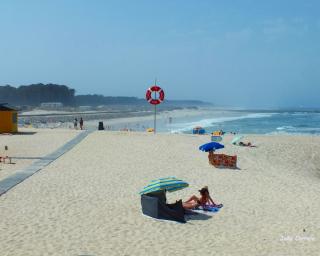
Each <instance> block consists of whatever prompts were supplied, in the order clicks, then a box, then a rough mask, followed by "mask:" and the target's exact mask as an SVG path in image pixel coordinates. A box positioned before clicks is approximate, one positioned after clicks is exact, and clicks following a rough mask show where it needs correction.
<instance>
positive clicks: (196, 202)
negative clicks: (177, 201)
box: [182, 186, 222, 209]
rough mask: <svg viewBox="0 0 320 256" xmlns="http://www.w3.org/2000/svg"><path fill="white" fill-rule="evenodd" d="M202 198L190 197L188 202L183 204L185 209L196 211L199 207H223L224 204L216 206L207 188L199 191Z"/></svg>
mask: <svg viewBox="0 0 320 256" xmlns="http://www.w3.org/2000/svg"><path fill="white" fill-rule="evenodd" d="M199 192H200V195H201V197H200V198H198V197H197V196H195V195H193V196H192V197H190V198H189V199H188V200H187V201H185V202H184V203H182V206H183V208H185V209H195V208H197V207H199V206H202V207H203V206H206V205H210V206H213V207H218V208H220V207H222V204H216V203H215V202H213V200H212V198H211V196H210V194H209V189H208V187H207V186H205V187H203V188H202V189H200V190H199Z"/></svg>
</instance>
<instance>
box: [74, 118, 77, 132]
mask: <svg viewBox="0 0 320 256" xmlns="http://www.w3.org/2000/svg"><path fill="white" fill-rule="evenodd" d="M73 127H74V129H76V130H77V129H78V119H77V118H75V119H74V122H73Z"/></svg>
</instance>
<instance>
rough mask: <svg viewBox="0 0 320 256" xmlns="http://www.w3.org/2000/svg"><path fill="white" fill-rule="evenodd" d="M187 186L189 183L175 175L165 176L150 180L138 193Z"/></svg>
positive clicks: (172, 189)
mask: <svg viewBox="0 0 320 256" xmlns="http://www.w3.org/2000/svg"><path fill="white" fill-rule="evenodd" d="M188 186H189V184H188V183H187V182H185V181H183V180H179V179H177V178H175V177H166V178H160V179H157V180H153V181H151V183H150V184H149V185H148V186H146V187H144V188H143V189H142V190H141V191H140V194H141V195H143V194H147V193H151V192H156V191H161V190H165V191H168V192H174V191H177V190H180V189H183V188H186V187H188Z"/></svg>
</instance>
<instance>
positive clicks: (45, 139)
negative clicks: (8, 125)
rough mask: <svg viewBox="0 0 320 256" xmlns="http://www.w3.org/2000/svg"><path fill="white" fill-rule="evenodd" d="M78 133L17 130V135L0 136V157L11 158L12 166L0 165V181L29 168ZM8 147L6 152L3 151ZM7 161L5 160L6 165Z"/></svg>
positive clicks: (58, 130) (59, 130) (74, 131)
mask: <svg viewBox="0 0 320 256" xmlns="http://www.w3.org/2000/svg"><path fill="white" fill-rule="evenodd" d="M79 132H80V131H76V130H66V129H64V130H62V129H56V130H51V129H25V128H19V134H18V135H1V134H0V156H9V157H13V159H12V163H13V164H3V163H0V180H2V179H4V178H6V177H8V176H10V175H12V174H13V173H15V172H16V171H18V170H22V169H23V168H25V167H27V166H29V165H30V164H31V163H33V162H34V161H37V160H39V159H41V158H42V157H44V156H46V155H47V154H49V153H51V152H53V151H55V150H56V149H58V148H59V147H61V146H62V145H64V144H65V143H66V142H68V141H69V140H71V139H72V138H74V137H75V136H76V135H77V134H78V133H79ZM5 146H8V151H5V150H4V148H5ZM8 162H9V161H8V160H6V163H8Z"/></svg>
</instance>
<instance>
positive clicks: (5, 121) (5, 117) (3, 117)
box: [0, 104, 18, 133]
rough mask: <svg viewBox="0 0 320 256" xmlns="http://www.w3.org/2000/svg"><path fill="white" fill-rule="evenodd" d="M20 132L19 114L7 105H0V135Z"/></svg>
mask: <svg viewBox="0 0 320 256" xmlns="http://www.w3.org/2000/svg"><path fill="white" fill-rule="evenodd" d="M16 132H18V112H17V110H16V109H13V108H11V107H9V106H8V105H7V104H0V133H16Z"/></svg>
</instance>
